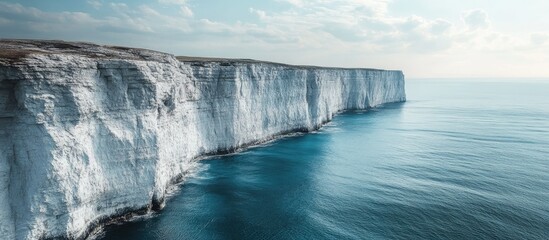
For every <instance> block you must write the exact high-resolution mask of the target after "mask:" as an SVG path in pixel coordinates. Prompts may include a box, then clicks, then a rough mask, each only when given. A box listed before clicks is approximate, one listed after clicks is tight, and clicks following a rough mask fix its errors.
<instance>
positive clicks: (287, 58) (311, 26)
mask: <svg viewBox="0 0 549 240" xmlns="http://www.w3.org/2000/svg"><path fill="white" fill-rule="evenodd" d="M548 9H549V1H547V0H528V1H519V0H483V1H479V0H307V1H306V0H261V1H258V0H255V1H254V0H240V1H238V0H233V1H228V0H147V1H146V0H132V1H130V0H8V1H6V0H0V38H25V39H59V40H66V41H86V42H94V43H98V44H105V45H122V46H131V47H140V48H148V49H154V50H158V51H163V52H168V53H171V54H175V55H187V56H208V57H229V58H252V59H258V60H267V61H275V62H283V63H289V64H300V65H320V66H336V67H367V68H382V69H398V70H403V71H404V74H405V75H406V76H407V77H411V78H441V77H443V78H455V77H457V78H464V77H471V78H473V77H475V78H479V77H480V78H490V77H497V78H515V77H533V78H546V77H549V14H547V10H548Z"/></svg>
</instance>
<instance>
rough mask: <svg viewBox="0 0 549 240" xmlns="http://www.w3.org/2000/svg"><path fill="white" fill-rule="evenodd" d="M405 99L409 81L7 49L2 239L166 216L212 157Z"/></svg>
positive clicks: (234, 63)
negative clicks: (173, 194)
mask: <svg viewBox="0 0 549 240" xmlns="http://www.w3.org/2000/svg"><path fill="white" fill-rule="evenodd" d="M404 100H405V92H404V76H403V74H402V72H400V71H385V70H375V69H343V68H322V67H310V66H291V65H284V64H276V63H268V62H259V61H252V60H227V59H200V58H180V59H177V58H176V57H174V56H172V55H169V54H165V53H159V52H154V51H149V50H143V49H129V48H120V47H104V46H98V45H94V44H86V43H68V42H59V41H23V40H17V41H16V40H2V41H0V239H41V238H52V237H68V238H82V237H85V236H86V235H87V234H88V233H89V231H90V229H91V228H93V227H95V226H97V225H98V224H100V223H102V222H104V221H106V220H108V219H110V218H112V217H115V216H120V215H123V214H125V213H128V212H132V211H147V210H150V209H151V208H153V209H154V208H159V207H162V205H163V202H164V198H165V193H166V189H167V187H169V186H170V185H171V184H173V183H174V182H175V181H178V179H180V178H181V177H182V176H184V175H185V173H186V172H187V171H188V170H189V169H190V168H191V167H192V166H193V163H194V162H196V161H197V158H198V157H200V156H204V155H207V154H213V153H219V152H230V151H233V150H235V149H237V148H239V147H242V146H246V145H250V144H255V143H259V142H262V141H265V140H268V139H271V138H273V137H275V136H277V135H281V134H285V133H289V132H294V131H309V130H314V129H317V128H318V127H320V126H321V125H322V124H323V123H326V122H327V121H329V120H331V119H332V117H333V115H334V114H336V113H338V112H340V111H342V110H348V109H367V108H369V107H373V106H377V105H380V104H383V103H389V102H399V101H404Z"/></svg>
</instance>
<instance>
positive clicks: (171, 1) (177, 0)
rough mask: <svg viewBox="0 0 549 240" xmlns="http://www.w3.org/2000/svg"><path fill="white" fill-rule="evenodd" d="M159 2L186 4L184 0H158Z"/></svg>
mask: <svg viewBox="0 0 549 240" xmlns="http://www.w3.org/2000/svg"><path fill="white" fill-rule="evenodd" d="M158 2H159V3H161V4H173V5H186V4H187V1H186V0H158Z"/></svg>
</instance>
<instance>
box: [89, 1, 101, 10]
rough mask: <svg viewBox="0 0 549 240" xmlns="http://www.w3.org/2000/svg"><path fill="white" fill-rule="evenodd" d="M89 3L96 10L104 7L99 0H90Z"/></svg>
mask: <svg viewBox="0 0 549 240" xmlns="http://www.w3.org/2000/svg"><path fill="white" fill-rule="evenodd" d="M87 2H88V4H89V5H90V6H92V7H93V8H95V9H99V8H101V7H102V6H103V3H102V2H101V1H99V0H88V1H87Z"/></svg>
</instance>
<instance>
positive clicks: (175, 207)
mask: <svg viewBox="0 0 549 240" xmlns="http://www.w3.org/2000/svg"><path fill="white" fill-rule="evenodd" d="M407 95H408V102H406V103H403V104H389V105H386V106H383V107H381V108H379V109H374V110H371V111H368V112H352V113H345V114H342V115H339V116H338V117H336V118H335V119H334V121H333V122H332V123H331V124H329V125H328V126H326V127H324V128H323V129H321V130H320V131H319V132H317V133H312V134H308V135H302V136H297V137H290V138H284V139H281V140H278V141H275V142H273V143H270V144H268V145H266V146H263V147H258V148H253V149H250V150H248V151H245V152H242V153H240V154H235V155H231V156H225V157H217V158H214V159H210V160H205V161H203V162H201V163H200V167H199V171H198V172H197V174H196V176H194V177H191V178H190V179H188V180H187V182H186V183H185V184H183V185H182V186H181V189H180V191H179V192H178V193H177V194H176V195H175V196H174V197H173V198H171V199H170V200H169V201H168V204H167V206H166V208H165V209H164V210H163V211H162V212H160V213H159V214H158V215H156V216H155V217H152V218H149V219H146V220H141V221H136V222H131V223H125V224H123V225H119V226H114V227H110V228H108V229H107V231H106V233H105V235H104V238H105V239H549V82H546V83H543V82H535V81H525V80H523V81H520V80H516V81H515V82H512V81H503V82H498V81H485V80H476V81H458V80H440V81H435V80H415V81H414V80H411V81H408V82H407Z"/></svg>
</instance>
